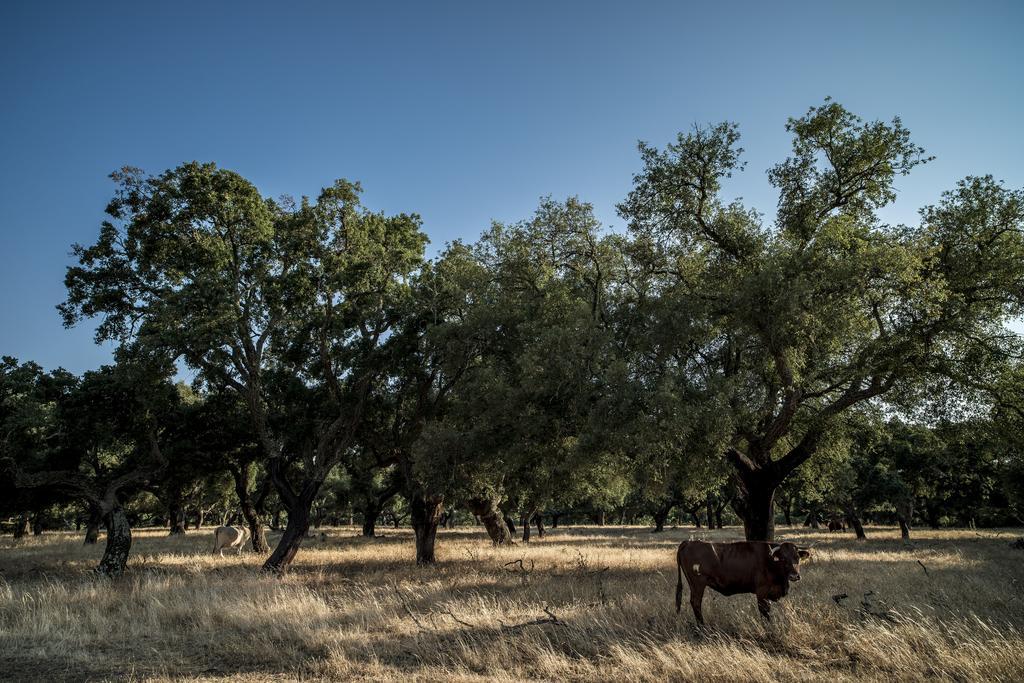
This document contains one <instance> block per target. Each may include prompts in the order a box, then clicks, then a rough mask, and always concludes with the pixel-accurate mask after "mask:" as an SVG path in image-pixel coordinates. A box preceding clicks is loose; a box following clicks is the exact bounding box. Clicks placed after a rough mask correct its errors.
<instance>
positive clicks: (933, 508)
mask: <svg viewBox="0 0 1024 683" xmlns="http://www.w3.org/2000/svg"><path fill="white" fill-rule="evenodd" d="M926 509H927V512H928V526H930V527H931V528H932V529H938V528H939V527H940V526H941V525H940V524H939V517H940V514H941V513H940V510H939V506H938V505H936V504H934V503H930V504H929V505H928V507H927V508H926Z"/></svg>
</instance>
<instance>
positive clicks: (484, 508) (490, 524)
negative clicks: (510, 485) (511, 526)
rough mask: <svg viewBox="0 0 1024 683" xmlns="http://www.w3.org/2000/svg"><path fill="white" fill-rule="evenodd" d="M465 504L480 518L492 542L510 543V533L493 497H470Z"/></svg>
mask: <svg viewBox="0 0 1024 683" xmlns="http://www.w3.org/2000/svg"><path fill="white" fill-rule="evenodd" d="M466 504H467V506H468V507H469V511H470V512H472V513H473V514H474V515H476V516H477V517H479V518H480V521H481V523H483V525H484V528H485V529H487V535H488V536H490V537H491V542H492V543H494V544H495V545H511V544H512V543H513V541H512V535H511V534H510V533H509V530H508V527H507V526H505V520H504V519H503V517H502V514H501V511H500V510H499V509H498V505H497V502H496V501H495V500H494V499H492V498H485V497H481V498H471V499H470V500H468V501H466Z"/></svg>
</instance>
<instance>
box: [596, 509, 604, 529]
mask: <svg viewBox="0 0 1024 683" xmlns="http://www.w3.org/2000/svg"><path fill="white" fill-rule="evenodd" d="M604 522H605V512H604V510H598V512H597V525H598V526H604Z"/></svg>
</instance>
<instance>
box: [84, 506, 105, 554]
mask: <svg viewBox="0 0 1024 683" xmlns="http://www.w3.org/2000/svg"><path fill="white" fill-rule="evenodd" d="M102 521H103V512H102V511H101V510H100V508H99V506H98V505H95V504H93V503H89V521H88V522H87V523H86V525H85V545H96V543H97V541H99V539H100V523H101V522H102Z"/></svg>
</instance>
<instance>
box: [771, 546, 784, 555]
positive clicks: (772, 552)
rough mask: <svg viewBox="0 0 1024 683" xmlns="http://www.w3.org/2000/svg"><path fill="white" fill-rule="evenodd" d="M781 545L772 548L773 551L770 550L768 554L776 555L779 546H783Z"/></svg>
mask: <svg viewBox="0 0 1024 683" xmlns="http://www.w3.org/2000/svg"><path fill="white" fill-rule="evenodd" d="M781 547H782V546H781V545H777V546H775V547H774V548H772V549H771V552H769V553H768V554H769V555H774V554H775V553H776V552H778V550H779V548H781Z"/></svg>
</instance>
